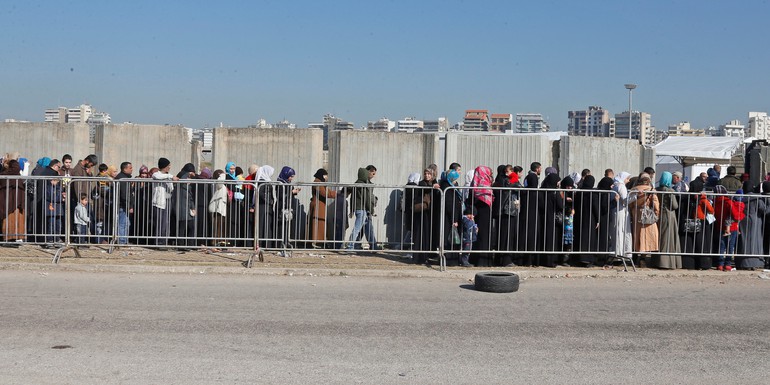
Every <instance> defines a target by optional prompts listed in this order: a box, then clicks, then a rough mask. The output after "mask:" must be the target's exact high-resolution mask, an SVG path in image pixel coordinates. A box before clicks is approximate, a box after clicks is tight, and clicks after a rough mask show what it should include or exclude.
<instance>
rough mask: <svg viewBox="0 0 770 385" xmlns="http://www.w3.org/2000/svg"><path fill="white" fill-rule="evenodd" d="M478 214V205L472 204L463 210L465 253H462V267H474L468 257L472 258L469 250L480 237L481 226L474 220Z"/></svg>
mask: <svg viewBox="0 0 770 385" xmlns="http://www.w3.org/2000/svg"><path fill="white" fill-rule="evenodd" d="M475 216H476V207H474V206H472V205H468V207H466V208H465V211H464V212H463V218H462V225H461V226H462V235H463V238H462V247H463V253H462V254H461V255H460V266H462V267H473V265H471V264H470V262H468V259H469V258H470V253H468V252H467V251H470V250H471V249H473V242H476V240H477V239H478V233H479V226H478V225H477V224H476V222H474V217H475Z"/></svg>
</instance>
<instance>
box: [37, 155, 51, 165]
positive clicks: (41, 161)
mask: <svg viewBox="0 0 770 385" xmlns="http://www.w3.org/2000/svg"><path fill="white" fill-rule="evenodd" d="M50 164H51V158H48V157H43V158H40V159H38V160H37V165H38V166H40V167H48V165H50Z"/></svg>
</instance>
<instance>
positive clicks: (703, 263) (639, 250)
mask: <svg viewBox="0 0 770 385" xmlns="http://www.w3.org/2000/svg"><path fill="white" fill-rule="evenodd" d="M642 189H644V190H646V191H639V187H636V188H632V189H631V190H629V193H628V198H627V202H628V207H629V212H630V219H631V221H630V222H631V228H632V234H633V239H634V244H633V253H634V254H635V257H636V258H643V259H644V260H645V261H646V260H649V262H648V263H649V264H651V267H657V268H663V269H678V268H685V269H702V270H705V269H710V268H713V267H720V266H722V267H723V268H725V267H731V266H732V264H733V263H734V264H735V267H737V268H743V269H752V268H753V269H757V268H764V267H765V266H766V263H767V258H768V252H769V251H770V226H768V224H769V221H770V195H761V194H757V193H749V194H735V193H725V192H723V193H716V192H714V191H702V192H676V191H673V190H670V189H661V188H658V189H655V190H652V191H650V190H649V189H648V188H647V187H644V188H642ZM645 207H651V208H652V209H653V212H654V213H655V214H656V216H657V218H655V219H656V220H655V222H654V223H649V222H651V221H650V220H646V219H645V220H643V217H647V216H648V215H649V214H647V213H644V211H648V209H646V208H645Z"/></svg>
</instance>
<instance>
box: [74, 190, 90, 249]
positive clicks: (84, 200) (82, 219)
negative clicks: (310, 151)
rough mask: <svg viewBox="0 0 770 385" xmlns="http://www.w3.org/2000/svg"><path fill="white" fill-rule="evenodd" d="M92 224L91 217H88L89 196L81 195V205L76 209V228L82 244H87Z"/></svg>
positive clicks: (79, 241) (78, 240)
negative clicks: (89, 227) (89, 226)
mask: <svg viewBox="0 0 770 385" xmlns="http://www.w3.org/2000/svg"><path fill="white" fill-rule="evenodd" d="M89 223H91V217H90V216H89V215H88V194H86V193H83V194H80V203H78V205H77V207H75V226H77V234H78V239H77V242H78V243H80V244H85V243H86V237H87V236H88V224H89Z"/></svg>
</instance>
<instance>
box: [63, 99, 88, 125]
mask: <svg viewBox="0 0 770 385" xmlns="http://www.w3.org/2000/svg"><path fill="white" fill-rule="evenodd" d="M92 113H93V108H91V105H90V104H81V105H80V106H78V107H75V108H68V109H67V123H85V122H87V121H88V118H90V117H91V114H92Z"/></svg>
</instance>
